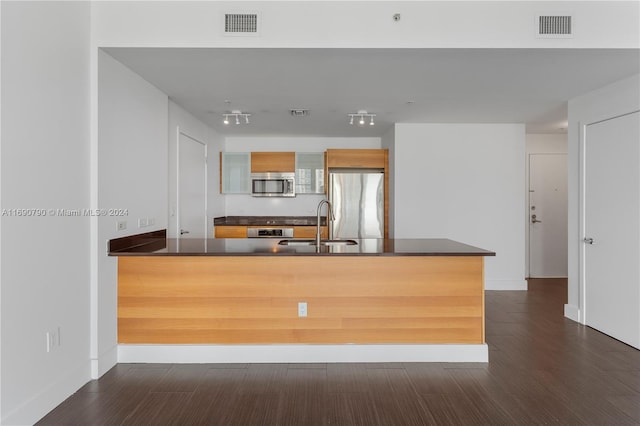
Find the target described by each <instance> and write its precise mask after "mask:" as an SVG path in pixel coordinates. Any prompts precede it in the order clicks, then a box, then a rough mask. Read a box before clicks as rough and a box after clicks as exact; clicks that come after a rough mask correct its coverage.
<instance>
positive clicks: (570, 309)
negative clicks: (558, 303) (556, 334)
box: [564, 303, 582, 323]
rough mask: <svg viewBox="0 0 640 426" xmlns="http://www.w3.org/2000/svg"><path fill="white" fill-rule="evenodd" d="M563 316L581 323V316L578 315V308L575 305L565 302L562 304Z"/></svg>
mask: <svg viewBox="0 0 640 426" xmlns="http://www.w3.org/2000/svg"><path fill="white" fill-rule="evenodd" d="M564 316H565V317H566V318H569V319H570V320H573V321H575V322H579V323H582V316H581V315H580V308H578V307H577V306H576V305H570V304H568V303H567V304H565V305H564Z"/></svg>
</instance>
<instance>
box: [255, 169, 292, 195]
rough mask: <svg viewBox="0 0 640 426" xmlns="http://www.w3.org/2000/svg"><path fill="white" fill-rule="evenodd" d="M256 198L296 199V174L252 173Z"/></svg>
mask: <svg viewBox="0 0 640 426" xmlns="http://www.w3.org/2000/svg"><path fill="white" fill-rule="evenodd" d="M251 195H253V196H254V197H295V196H296V189H295V173H293V172H291V173H251Z"/></svg>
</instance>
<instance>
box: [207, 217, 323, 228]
mask: <svg viewBox="0 0 640 426" xmlns="http://www.w3.org/2000/svg"><path fill="white" fill-rule="evenodd" d="M326 220H327V218H326V216H322V217H321V218H320V225H322V226H324V225H325V224H326V223H327V222H326ZM316 222H317V218H316V216H222V217H216V218H213V224H214V225H215V226H316Z"/></svg>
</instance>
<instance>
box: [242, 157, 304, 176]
mask: <svg viewBox="0 0 640 426" xmlns="http://www.w3.org/2000/svg"><path fill="white" fill-rule="evenodd" d="M295 169H296V154H295V152H252V153H251V173H265V172H295Z"/></svg>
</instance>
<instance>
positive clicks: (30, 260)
mask: <svg viewBox="0 0 640 426" xmlns="http://www.w3.org/2000/svg"><path fill="white" fill-rule="evenodd" d="M0 8H1V15H2V17H1V19H2V20H1V24H0V27H1V34H2V36H1V38H2V68H1V69H2V83H1V86H2V95H1V105H2V118H1V120H2V133H1V149H2V156H1V163H0V170H1V173H0V175H1V178H0V181H1V184H2V185H1V188H2V189H1V207H2V209H45V212H46V216H41V217H16V216H11V215H10V214H11V213H7V215H4V214H3V215H2V218H1V227H2V234H1V244H0V245H1V254H2V259H1V263H2V268H1V273H0V280H1V283H2V302H1V303H2V306H1V323H2V331H1V336H2V347H1V351H2V354H1V360H2V365H1V369H0V370H1V375H2V380H1V389H2V390H1V397H2V400H1V409H2V411H1V413H0V423H2V424H7V425H9V424H11V425H15V424H33V423H34V422H36V421H37V420H38V419H40V418H41V417H42V416H43V415H45V414H46V413H47V412H48V411H49V410H51V409H53V408H54V407H55V406H56V405H57V404H59V403H60V402H61V401H62V400H64V399H65V398H67V397H68V396H70V395H71V394H72V393H73V392H75V391H76V390H77V389H78V388H79V387H80V386H82V385H83V384H84V383H86V382H87V381H88V380H89V378H90V362H89V335H90V334H89V333H90V332H89V303H88V300H89V278H90V277H89V232H88V225H89V218H88V217H78V216H56V215H55V214H52V212H50V211H49V209H83V208H88V207H89V183H88V182H89V163H88V159H89V144H88V140H89V16H90V15H89V4H88V3H87V2H67V3H64V4H51V3H48V2H39V3H35V2H5V1H3V2H2V3H1V4H0ZM58 327H60V332H61V333H60V337H61V340H60V342H59V343H60V345H59V346H58V345H56V347H55V348H54V349H53V350H52V351H51V352H49V353H47V352H46V343H45V333H46V332H47V331H52V332H55V333H57V329H58Z"/></svg>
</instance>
